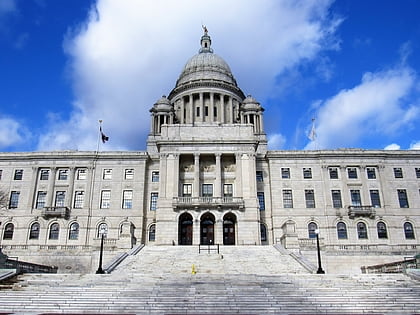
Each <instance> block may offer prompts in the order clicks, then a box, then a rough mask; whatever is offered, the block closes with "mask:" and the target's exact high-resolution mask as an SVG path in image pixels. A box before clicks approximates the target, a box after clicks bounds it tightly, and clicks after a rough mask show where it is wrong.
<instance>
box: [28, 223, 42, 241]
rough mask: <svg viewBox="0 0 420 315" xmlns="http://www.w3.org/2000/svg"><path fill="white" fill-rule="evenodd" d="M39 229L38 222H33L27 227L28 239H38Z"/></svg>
mask: <svg viewBox="0 0 420 315" xmlns="http://www.w3.org/2000/svg"><path fill="white" fill-rule="evenodd" d="M40 230H41V225H40V224H39V222H34V223H32V224H31V226H30V227H29V236H28V237H29V239H30V240H39V232H40Z"/></svg>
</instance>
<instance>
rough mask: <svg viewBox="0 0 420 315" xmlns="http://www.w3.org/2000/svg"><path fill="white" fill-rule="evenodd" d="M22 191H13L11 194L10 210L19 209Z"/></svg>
mask: <svg viewBox="0 0 420 315" xmlns="http://www.w3.org/2000/svg"><path fill="white" fill-rule="evenodd" d="M19 199H20V191H17V190H12V191H11V192H10V199H9V209H17V208H19Z"/></svg>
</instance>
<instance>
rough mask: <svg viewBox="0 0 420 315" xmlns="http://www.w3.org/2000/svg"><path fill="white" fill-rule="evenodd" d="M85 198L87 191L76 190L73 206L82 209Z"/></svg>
mask: <svg viewBox="0 0 420 315" xmlns="http://www.w3.org/2000/svg"><path fill="white" fill-rule="evenodd" d="M84 199H85V192H84V191H81V190H79V191H76V192H75V193H74V205H73V207H74V208H75V209H82V208H83V203H84Z"/></svg>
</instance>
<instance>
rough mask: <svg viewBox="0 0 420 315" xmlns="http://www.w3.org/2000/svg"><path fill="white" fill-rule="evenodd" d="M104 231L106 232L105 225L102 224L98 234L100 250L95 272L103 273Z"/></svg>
mask: <svg viewBox="0 0 420 315" xmlns="http://www.w3.org/2000/svg"><path fill="white" fill-rule="evenodd" d="M106 233H107V228H106V226H105V225H102V226H101V227H100V230H99V234H100V235H101V251H100V253H99V267H98V270H96V273H97V274H104V273H105V271H104V270H103V269H102V256H103V254H104V238H105V236H106Z"/></svg>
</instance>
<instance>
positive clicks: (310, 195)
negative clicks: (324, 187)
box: [305, 189, 315, 208]
mask: <svg viewBox="0 0 420 315" xmlns="http://www.w3.org/2000/svg"><path fill="white" fill-rule="evenodd" d="M305 201H306V208H315V194H314V191H313V189H306V190H305Z"/></svg>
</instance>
